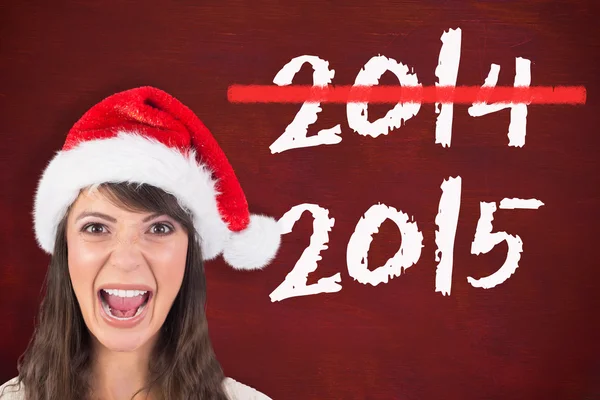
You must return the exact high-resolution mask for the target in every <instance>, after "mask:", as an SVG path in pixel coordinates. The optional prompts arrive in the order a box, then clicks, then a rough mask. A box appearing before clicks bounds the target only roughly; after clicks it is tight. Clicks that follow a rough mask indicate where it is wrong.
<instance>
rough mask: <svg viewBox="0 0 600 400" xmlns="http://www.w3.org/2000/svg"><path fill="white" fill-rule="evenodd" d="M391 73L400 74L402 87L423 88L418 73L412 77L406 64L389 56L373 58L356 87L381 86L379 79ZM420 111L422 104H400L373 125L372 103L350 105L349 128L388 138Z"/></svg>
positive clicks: (358, 77) (347, 111) (359, 76)
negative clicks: (392, 131) (371, 120)
mask: <svg viewBox="0 0 600 400" xmlns="http://www.w3.org/2000/svg"><path fill="white" fill-rule="evenodd" d="M387 71H390V72H392V73H393V74H394V75H396V77H397V78H398V80H399V81H400V85H402V86H422V85H421V84H420V83H419V79H418V78H417V74H411V73H410V72H409V70H408V67H407V66H406V65H404V64H402V63H398V62H397V61H396V60H394V59H391V58H387V57H385V56H375V57H373V58H371V59H370V60H369V61H368V62H367V63H366V64H365V67H364V68H363V69H361V70H360V71H359V72H358V75H357V76H356V80H355V82H354V86H375V85H377V84H379V79H380V78H381V76H382V75H383V74H384V73H385V72H387ZM420 109H421V103H407V104H401V103H398V104H396V105H395V106H394V108H392V109H391V110H389V111H388V112H387V113H386V114H385V116H383V117H381V118H379V119H378V120H376V121H373V122H369V103H348V104H347V105H346V116H347V118H348V126H349V127H350V129H352V130H353V131H354V132H356V133H358V134H359V135H362V136H371V137H374V138H376V137H377V136H379V135H387V134H388V133H389V132H390V131H391V130H393V129H396V128H400V126H401V125H402V122H404V123H406V121H408V120H409V119H411V118H412V117H414V116H415V115H417V113H418V112H419V110H420Z"/></svg>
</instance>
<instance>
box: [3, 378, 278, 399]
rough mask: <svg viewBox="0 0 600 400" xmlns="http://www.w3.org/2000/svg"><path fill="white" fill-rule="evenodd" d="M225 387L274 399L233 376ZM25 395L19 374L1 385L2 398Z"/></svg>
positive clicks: (243, 395)
mask: <svg viewBox="0 0 600 400" xmlns="http://www.w3.org/2000/svg"><path fill="white" fill-rule="evenodd" d="M223 387H224V388H225V393H226V394H227V397H229V398H230V399H231V400H272V399H271V398H270V397H269V396H267V395H265V394H264V393H261V392H259V391H258V390H256V389H254V388H251V387H250V386H247V385H244V384H243V383H240V382H238V381H236V380H234V379H231V378H225V380H224V381H223ZM24 397H25V390H24V389H23V384H22V383H21V384H19V377H18V376H17V377H15V378H13V379H11V380H9V381H7V382H5V383H4V384H2V386H0V400H23V399H24Z"/></svg>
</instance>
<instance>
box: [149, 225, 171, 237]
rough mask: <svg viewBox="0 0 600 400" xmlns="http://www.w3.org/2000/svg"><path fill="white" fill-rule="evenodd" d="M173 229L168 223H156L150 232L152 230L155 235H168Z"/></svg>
mask: <svg viewBox="0 0 600 400" xmlns="http://www.w3.org/2000/svg"><path fill="white" fill-rule="evenodd" d="M172 231H173V228H171V227H170V226H169V225H167V224H154V225H152V227H151V228H150V232H152V233H153V234H155V235H168V234H169V233H171V232H172Z"/></svg>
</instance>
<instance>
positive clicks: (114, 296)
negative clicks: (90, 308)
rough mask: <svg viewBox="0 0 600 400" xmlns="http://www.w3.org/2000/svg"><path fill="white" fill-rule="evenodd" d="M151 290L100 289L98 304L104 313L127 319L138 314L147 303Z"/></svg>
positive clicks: (120, 319) (121, 319)
mask: <svg viewBox="0 0 600 400" xmlns="http://www.w3.org/2000/svg"><path fill="white" fill-rule="evenodd" d="M151 296H152V292H150V291H147V290H119V289H101V290H100V291H99V292H98V297H99V298H100V304H101V305H102V308H103V309H104V312H105V313H106V315H108V316H110V317H112V318H114V319H116V320H119V321H127V320H130V319H133V318H135V317H137V316H138V315H140V314H141V313H142V311H144V309H145V308H146V306H147V305H148V302H149V301H150V298H151Z"/></svg>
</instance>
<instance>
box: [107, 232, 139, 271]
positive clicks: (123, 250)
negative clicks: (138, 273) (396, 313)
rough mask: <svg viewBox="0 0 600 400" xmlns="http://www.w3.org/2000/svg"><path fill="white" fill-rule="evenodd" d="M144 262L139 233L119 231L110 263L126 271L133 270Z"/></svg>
mask: <svg viewBox="0 0 600 400" xmlns="http://www.w3.org/2000/svg"><path fill="white" fill-rule="evenodd" d="M144 262H145V260H144V257H143V255H142V252H141V250H140V246H139V235H138V234H137V233H135V232H119V233H118V235H117V237H116V240H115V245H114V247H113V249H112V252H111V255H110V260H109V263H110V265H112V266H114V267H116V268H119V269H122V270H124V271H132V270H135V269H137V268H138V267H140V266H141V265H143V263H144Z"/></svg>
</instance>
